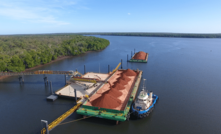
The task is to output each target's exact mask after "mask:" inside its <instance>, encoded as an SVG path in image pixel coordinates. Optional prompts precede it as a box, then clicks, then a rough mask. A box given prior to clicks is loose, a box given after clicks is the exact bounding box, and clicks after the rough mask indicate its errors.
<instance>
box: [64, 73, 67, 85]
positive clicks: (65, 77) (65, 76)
mask: <svg viewBox="0 0 221 134" xmlns="http://www.w3.org/2000/svg"><path fill="white" fill-rule="evenodd" d="M64 79H65V85H66V83H67V75H64Z"/></svg>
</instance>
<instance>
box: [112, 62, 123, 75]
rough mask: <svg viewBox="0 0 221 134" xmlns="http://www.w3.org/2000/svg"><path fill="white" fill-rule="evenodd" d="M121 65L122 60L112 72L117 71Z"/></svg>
mask: <svg viewBox="0 0 221 134" xmlns="http://www.w3.org/2000/svg"><path fill="white" fill-rule="evenodd" d="M120 65H121V62H120V63H119V64H118V65H117V67H116V68H115V69H114V70H113V71H112V73H114V72H116V71H117V69H118V68H119V66H120Z"/></svg>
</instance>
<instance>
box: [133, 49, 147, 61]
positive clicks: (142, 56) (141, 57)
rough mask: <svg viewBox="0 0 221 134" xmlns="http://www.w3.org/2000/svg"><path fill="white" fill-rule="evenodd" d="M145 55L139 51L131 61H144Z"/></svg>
mask: <svg viewBox="0 0 221 134" xmlns="http://www.w3.org/2000/svg"><path fill="white" fill-rule="evenodd" d="M146 56H147V53H145V52H143V51H140V52H138V53H136V54H135V55H134V57H133V58H132V59H135V60H146Z"/></svg>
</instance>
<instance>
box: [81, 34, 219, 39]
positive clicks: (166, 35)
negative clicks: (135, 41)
mask: <svg viewBox="0 0 221 134" xmlns="http://www.w3.org/2000/svg"><path fill="white" fill-rule="evenodd" d="M78 34H82V35H113V36H147V37H178V38H221V34H191V33H78Z"/></svg>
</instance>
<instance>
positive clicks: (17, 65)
mask: <svg viewBox="0 0 221 134" xmlns="http://www.w3.org/2000/svg"><path fill="white" fill-rule="evenodd" d="M109 44H110V42H109V41H108V40H106V39H102V38H97V37H92V36H82V35H73V34H67V35H65V34H60V35H56V34H55V35H8V36H0V72H8V71H10V72H21V71H24V70H25V69H26V68H31V67H35V66H37V65H40V64H46V63H49V62H50V61H51V60H56V59H57V57H62V56H75V55H79V54H81V53H85V52H87V51H96V50H102V49H104V48H106V47H107V46H108V45H109Z"/></svg>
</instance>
